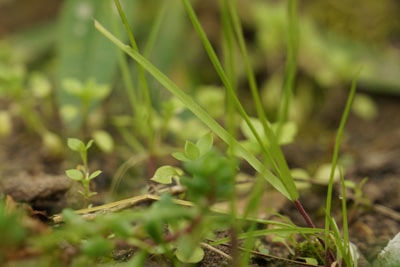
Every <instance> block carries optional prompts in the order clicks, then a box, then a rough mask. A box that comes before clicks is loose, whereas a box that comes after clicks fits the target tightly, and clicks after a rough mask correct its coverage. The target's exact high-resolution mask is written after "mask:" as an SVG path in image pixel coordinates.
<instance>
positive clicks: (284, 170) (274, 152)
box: [225, 0, 299, 199]
mask: <svg viewBox="0 0 400 267" xmlns="http://www.w3.org/2000/svg"><path fill="white" fill-rule="evenodd" d="M225 2H226V6H227V7H228V8H229V14H230V18H231V20H232V26H233V29H234V31H235V34H236V38H237V40H238V45H239V49H240V52H241V55H242V58H243V62H244V66H245V69H246V75H247V80H248V82H249V87H250V91H251V94H252V97H253V101H254V105H255V108H256V112H257V116H258V118H259V119H260V121H261V123H262V125H263V128H264V132H265V134H266V136H267V138H268V141H269V144H270V146H269V147H268V148H265V146H262V147H263V149H262V151H263V152H264V155H265V156H266V157H267V158H269V161H272V163H273V164H272V166H273V167H274V169H275V171H276V173H278V177H279V178H280V179H282V182H283V184H284V185H285V187H286V189H287V190H288V191H289V192H290V194H291V196H292V199H298V196H299V194H298V191H297V188H296V185H295V183H294V180H293V178H292V175H291V173H290V170H289V167H288V165H287V162H286V160H285V157H284V155H283V153H282V150H281V149H280V147H279V145H278V141H277V140H278V138H279V137H278V136H279V133H277V134H274V132H273V131H272V129H271V127H270V125H269V124H268V118H267V116H266V114H265V112H264V108H263V105H262V101H261V97H260V94H259V90H258V86H257V82H256V78H255V74H254V71H253V68H252V66H251V63H250V59H249V56H248V52H247V48H246V43H245V39H244V36H243V29H242V27H241V23H240V19H239V15H238V11H237V5H236V3H235V2H234V1H230V0H225ZM294 67H295V66H294ZM289 89H290V88H289Z"/></svg>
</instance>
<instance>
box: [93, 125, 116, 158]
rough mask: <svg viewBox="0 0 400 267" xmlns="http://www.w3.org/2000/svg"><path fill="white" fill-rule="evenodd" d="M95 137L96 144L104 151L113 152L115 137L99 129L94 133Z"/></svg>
mask: <svg viewBox="0 0 400 267" xmlns="http://www.w3.org/2000/svg"><path fill="white" fill-rule="evenodd" d="M92 136H93V139H94V141H95V142H96V145H97V146H98V147H99V148H100V149H101V150H102V151H104V152H107V153H109V152H111V151H113V149H114V139H113V138H112V136H111V135H110V134H109V133H107V132H106V131H103V130H97V131H95V132H94V133H93V134H92Z"/></svg>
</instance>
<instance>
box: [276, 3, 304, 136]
mask: <svg viewBox="0 0 400 267" xmlns="http://www.w3.org/2000/svg"><path fill="white" fill-rule="evenodd" d="M288 22H289V27H288V31H287V42H286V43H287V45H286V47H287V48H286V58H287V59H286V62H285V78H284V81H283V97H282V102H281V105H280V112H279V124H278V130H277V134H276V135H277V136H278V138H279V136H281V134H282V133H281V132H282V128H283V125H284V124H285V122H286V121H287V120H288V117H289V109H290V102H291V99H292V94H293V88H294V84H295V78H296V70H297V51H298V34H299V33H298V27H297V1H296V0H290V1H289V4H288Z"/></svg>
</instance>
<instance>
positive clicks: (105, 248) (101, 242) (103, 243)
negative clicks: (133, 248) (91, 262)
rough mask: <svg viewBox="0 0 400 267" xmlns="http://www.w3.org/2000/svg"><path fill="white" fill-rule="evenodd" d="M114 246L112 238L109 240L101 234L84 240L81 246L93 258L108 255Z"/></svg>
mask: <svg viewBox="0 0 400 267" xmlns="http://www.w3.org/2000/svg"><path fill="white" fill-rule="evenodd" d="M113 247H114V246H113V244H112V241H111V240H107V239H105V238H103V237H101V236H94V237H92V238H91V239H88V240H86V241H84V242H83V244H82V246H81V248H82V251H83V253H84V254H86V255H87V256H89V257H92V258H97V257H104V256H105V255H108V254H109V253H111V251H112V249H113Z"/></svg>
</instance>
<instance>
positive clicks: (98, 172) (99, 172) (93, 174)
mask: <svg viewBox="0 0 400 267" xmlns="http://www.w3.org/2000/svg"><path fill="white" fill-rule="evenodd" d="M101 173H102V171H100V170H97V171H94V172H93V173H92V174H90V175H89V180H92V179H94V178H96V177H97V176H99V175H100V174H101Z"/></svg>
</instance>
